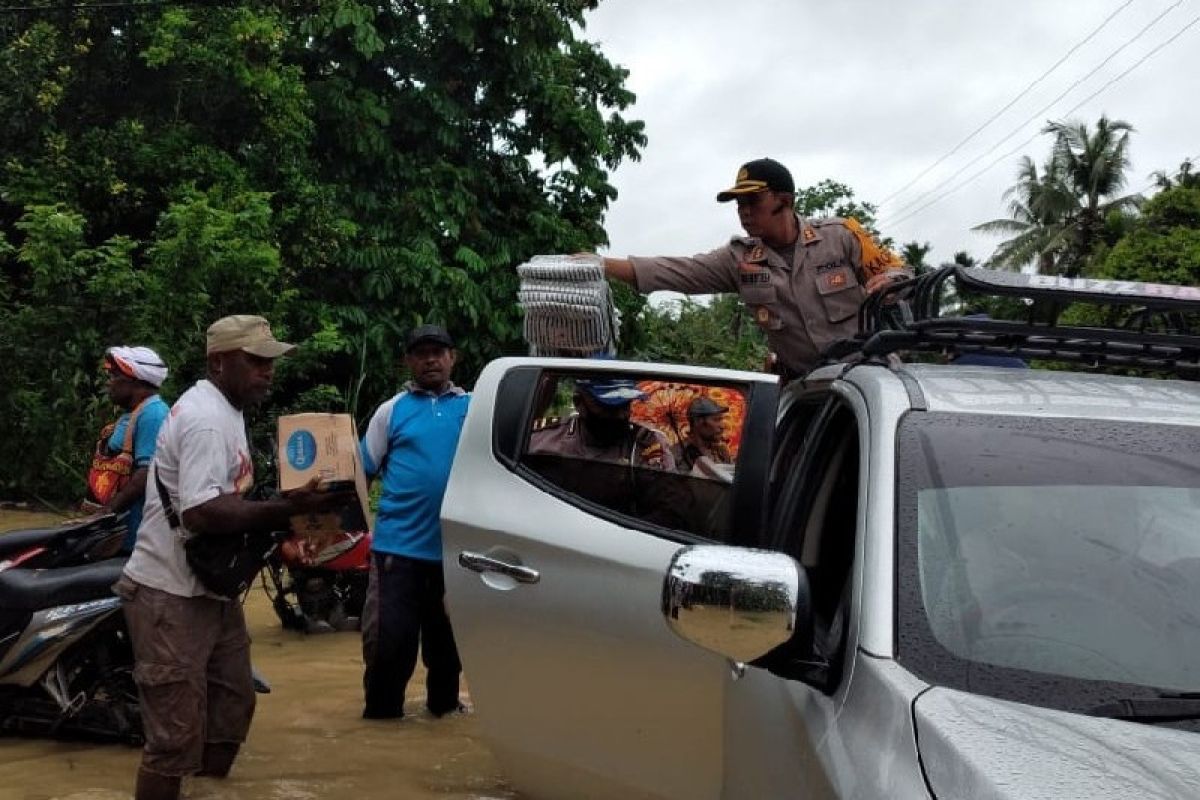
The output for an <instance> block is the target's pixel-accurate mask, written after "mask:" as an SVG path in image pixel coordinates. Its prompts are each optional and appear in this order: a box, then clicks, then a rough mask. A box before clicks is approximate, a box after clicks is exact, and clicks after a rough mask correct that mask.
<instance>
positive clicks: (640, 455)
mask: <svg viewBox="0 0 1200 800" xmlns="http://www.w3.org/2000/svg"><path fill="white" fill-rule="evenodd" d="M629 430H630V435H629V436H627V437H625V438H624V439H623V440H622V441H620V442H617V443H615V444H612V445H607V446H601V445H599V444H596V443H594V442H590V441H585V439H584V433H583V426H582V424H580V421H579V418H578V417H577V416H572V417H570V418H568V419H566V420H561V419H549V420H545V421H541V420H539V421H538V422H537V423H536V424H535V426H534V432H533V435H532V436H531V437H530V439H529V452H530V453H533V454H544V455H559V456H568V457H571V458H582V459H588V460H595V461H604V462H608V463H612V464H628V463H630V461H631V459H632V463H633V465H634V466H638V467H646V468H648V469H661V470H674V469H675V458H674V456H673V455H672V454H671V448H670V445H669V443H668V442H667V439H666V437H665V436H663V435H662V434H661V433H659V432H658V431H656V430H652V429H651V428H647V427H645V426H644V425H639V424H638V423H636V422H631V423H630V424H629Z"/></svg>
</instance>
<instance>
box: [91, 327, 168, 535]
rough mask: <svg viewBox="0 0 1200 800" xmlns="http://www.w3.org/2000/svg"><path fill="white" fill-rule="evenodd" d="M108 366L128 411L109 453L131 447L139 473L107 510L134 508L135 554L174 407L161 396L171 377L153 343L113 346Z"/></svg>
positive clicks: (112, 387) (111, 386)
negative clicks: (151, 476)
mask: <svg viewBox="0 0 1200 800" xmlns="http://www.w3.org/2000/svg"><path fill="white" fill-rule="evenodd" d="M104 368H105V370H106V371H107V372H108V396H109V399H111V400H112V401H113V403H115V404H116V405H117V406H119V407H120V408H121V409H122V410H123V411H124V413H123V414H122V415H121V416H120V418H119V419H117V422H116V424H115V425H114V427H113V431H112V434H111V435H110V436H109V437H108V442H107V448H108V454H109V455H116V454H118V453H121V452H122V451H123V450H125V449H126V447H127V445H131V450H130V452H131V454H132V456H133V463H132V466H133V471H132V473H131V474H130V475H129V479H128V480H127V481H126V482H125V484H124V485H123V486H122V487H121V488H120V489H118V490H117V492H116V494H114V495H113V496H112V497H111V498H109V499H108V501H107V502H105V503H104V504H103V505H102V506H101V511H104V512H112V513H120V512H122V511H124V510H126V509H129V519H128V525H129V528H128V532H127V533H126V534H125V542H124V544H123V546H122V550H123V551H124V552H125V553H130V552H132V551H133V545H134V542H135V541H136V540H137V530H138V527H139V526H140V525H141V522H142V501H143V498H144V497H145V494H146V476H147V474H148V471H149V468H150V461H151V460H152V459H153V458H154V444H155V441H156V440H157V439H158V429H159V428H161V427H162V424H163V421H164V420H166V418H167V415H168V414H169V413H170V410H171V409H170V407H169V406H168V405H167V404H166V402H165V401H164V400H163V399H162V397H160V396H159V394H158V390H159V387H161V386H162V383H163V381H164V380H166V377H167V365H166V364H165V363H164V362H163V360H162V359H161V358H159V356H158V353H156V352H154V351H153V350H151V349H150V348H149V347H110V348H108V350H107V351H105V353H104Z"/></svg>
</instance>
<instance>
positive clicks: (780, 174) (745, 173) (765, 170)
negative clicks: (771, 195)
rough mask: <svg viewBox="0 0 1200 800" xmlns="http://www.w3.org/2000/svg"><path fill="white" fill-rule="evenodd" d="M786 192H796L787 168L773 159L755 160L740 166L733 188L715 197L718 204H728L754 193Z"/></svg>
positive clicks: (794, 183)
mask: <svg viewBox="0 0 1200 800" xmlns="http://www.w3.org/2000/svg"><path fill="white" fill-rule="evenodd" d="M766 191H771V192H787V193H788V194H791V193H794V192H795V191H796V182H795V181H793V180H792V173H790V172H788V168H787V167H785V166H784V165H783V164H780V163H779V162H778V161H776V160H775V159H773V158H756V159H754V160H753V161H747V162H746V163H745V164H742V166H741V169H739V170H738V173H737V178H735V179H734V183H733V188H731V189H726V190H725V191H723V192H721V193H720V194H718V195H717V202H718V203H725V202H728V201H730V200H732V199H734V198H735V197H737V196H738V195H742V194H754V193H756V192H766Z"/></svg>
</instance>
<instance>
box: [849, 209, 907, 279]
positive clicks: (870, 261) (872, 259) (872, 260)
mask: <svg viewBox="0 0 1200 800" xmlns="http://www.w3.org/2000/svg"><path fill="white" fill-rule="evenodd" d="M843 224H844V225H845V226H846V229H847V230H848V231H850V233H852V234H854V238H855V239H857V240H858V245H859V247H860V248H861V249H862V271H863V272H864V273H865V274H866V276H867V277H868V278H869V277H873V276H875V275H879V274H881V273H883V272H887V271H888V270H892V269H902V268H903V267H904V261H903V260H901V258H900V256H898V255H896V254H895V253H893V252H892V251H891V250H889V249H887V248H886V247H884V246H883V245H881V244H879V242H877V241H875V237H874V236H872V235H871V234H870V233H868V232H867V230H866V229H865V228H863V226H862V225H861V224H859V222H858V220H856V219H855V218H854V217H847V218H846V219H845V220H844V222H843Z"/></svg>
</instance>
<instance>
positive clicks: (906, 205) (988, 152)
mask: <svg viewBox="0 0 1200 800" xmlns="http://www.w3.org/2000/svg"><path fill="white" fill-rule="evenodd" d="M1183 2H1185V0H1175V2H1174V3H1172V4H1171V5H1169V6H1167V8H1166V9H1164V10H1163V11H1162V13H1160V14H1159V15H1158V16H1157V17H1155V18H1154V19H1152V20H1150V21H1149V22H1148V23H1146V25H1145V26H1144V27H1143V28H1142V29H1141V30H1139V31H1138V32H1137V33H1135V34H1134V35H1133V36H1132V37H1131V38H1129V39H1127V40H1126V41H1125V42H1124V43H1123V44H1122V45H1121V46H1120V47H1118V48H1117V49H1116V50H1113V51H1112V52H1111V53H1109V54H1108V55H1107V56H1106V57H1105V58H1104V59H1103V60H1102V61H1101V62H1100V63H1099V64H1097V65H1096V66H1095V67H1093V68H1092V69H1091V70H1090V71H1089V72H1088V73H1087V74H1086V75H1084V76H1083V77H1082V78H1079V79H1078V80H1076V81H1075V82H1074V83H1072V84H1071V85H1070V86H1068V87H1067V88H1066V89H1065V90H1063V91H1062V92H1061V93H1060V94H1059V95H1058V96H1057V97H1055V98H1054V99H1053V100H1051V101H1050V102H1049V103H1047V104H1046V105H1044V106H1042V107H1041V108H1040V109H1038V110H1037V111H1036V112H1034V113H1033V114H1032V115H1031V116H1029V117H1028V118H1026V119H1025V120H1024V121H1023V122H1021V124H1020V125H1018V126H1017V127H1015V128H1013V129H1012V130H1011V131H1010V132H1009V133H1008V135H1006V136H1005V137H1004V138H1003V139H1000V140H999V141H998V142H996V143H995V144H993V145H992V146H991V147H989V148H988V149H987V150H985V151H983V152H982V153H980V154H979V155H977V156H975V158H973V159H971V160H970V161H968V162H967V163H966V164H964V165H963V166H961V167H959V168H958V170H957V171H955V172H954V173H953V174H951V175H950V176H949V177H947V178H945V179H944V180H942V181H941V182H940V183H938V184H936V185H935V186H933V187H932V188H930V189H927V190H926V191H924V192H922V193H921V194H919V195H917V196H916V197H915V198H913V199H912V200H909V201H908V202H906V203H904V204H902V205H901V206H900V208H899V209H897V210H896V211H895V212H894V213H893V216H895V215H899V214H905V212H906V211H907V210H908V209H910V208H912V207H913V206H915V205H917V204H919V203H923V202H924V201H925V200H926V199H927V198H929V197H930V196H931V195H933V194H935V193H936V192H937V191H938V190H939V189H941V188H942V187H944V186H946V185H947V184H949V183H951V182H952V181H953V180H954V179H955V178H957V177H958V176H959V175H962V174H963V173H964V172H966V171H967V170H968V169H970V168H971V167H973V166H975V165H976V164H978V163H979V162H980V161H982V160H983V159H985V158H987V157H988V156H989V155H991V154H992V153H994V152H996V150H997V149H999V148H1000V146H1001V145H1003V144H1004V143H1005V142H1007V141H1008V140H1009V139H1011V138H1013V137H1014V136H1016V135H1017V134H1018V133H1020V132H1021V131H1022V130H1024V129H1025V126H1026V125H1028V124H1029V123H1030V122H1033V121H1034V120H1035V119H1037V118H1038V117H1040V116H1042V114H1044V113H1045V112H1046V111H1048V110H1050V109H1051V108H1052V107H1054V106H1055V105H1056V104H1057V103H1058V102H1059V101H1060V100H1062V99H1063V98H1064V97H1066V96H1067V95H1068V94H1070V93H1071V92H1072V91H1074V89H1075V87H1077V86H1079V85H1080V84H1081V83H1083V82H1084V81H1086V80H1087V79H1088V78H1090V77H1092V76H1093V75H1095V74H1096V73H1097V72H1099V71H1100V70H1101V69H1102V68H1103V67H1104V66H1105V65H1106V64H1108V62H1110V61H1112V60H1113V58H1115V57H1116V56H1117V55H1119V54H1120V53H1121V52H1122V51H1123V50H1125V48H1127V47H1129V46H1130V45H1131V44H1133V43H1134V42H1136V41H1137V40H1138V39H1140V38H1142V36H1144V35H1145V34H1146V33H1147V32H1148V31H1149V30H1150V29H1151V28H1152V27H1154V26H1155V25H1157V24H1158V22H1159V21H1160V20H1161V19H1162V18H1163V17H1165V16H1166V15H1167V14H1169V13H1171V11H1173V10H1174V9H1175V8H1177V7H1178V6H1180V5H1181V4H1182V3H1183ZM1184 30H1186V28H1184ZM1139 63H1140V62H1139ZM1088 99H1091V98H1090V97H1089V98H1088ZM1085 102H1086V101H1085ZM1075 108H1078V106H1076V107H1075ZM1071 110H1072V111H1073V110H1074V109H1071ZM1069 113H1070V112H1069V111H1068V112H1067V114H1069ZM1063 116H1064V117H1065V116H1066V114H1063ZM1036 137H1037V134H1034V138H1036ZM1030 141H1032V139H1031V140H1030ZM1027 143H1028V142H1026V144H1027ZM1021 147H1024V144H1022V145H1021ZM906 218H907V217H906Z"/></svg>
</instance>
